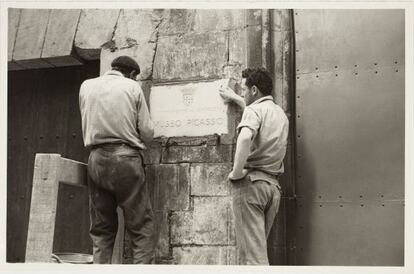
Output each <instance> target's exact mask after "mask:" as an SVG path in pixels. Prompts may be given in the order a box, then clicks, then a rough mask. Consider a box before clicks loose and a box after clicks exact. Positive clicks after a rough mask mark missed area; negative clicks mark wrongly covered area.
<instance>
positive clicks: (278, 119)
mask: <svg viewBox="0 0 414 274" xmlns="http://www.w3.org/2000/svg"><path fill="white" fill-rule="evenodd" d="M243 127H247V128H249V129H250V130H251V131H252V132H253V137H252V145H251V149H250V153H249V156H248V158H247V162H246V165H245V168H246V169H250V170H253V171H255V172H256V173H257V171H259V172H264V173H265V174H266V175H271V176H273V175H279V174H281V173H283V171H284V167H283V158H284V157H285V154H286V147H287V137H288V133H289V120H288V118H287V116H286V114H285V113H284V111H283V109H282V108H281V107H279V106H278V105H277V104H276V103H274V101H273V98H272V96H270V95H269V96H265V97H262V98H260V99H258V100H256V101H255V102H253V103H252V104H250V105H249V106H247V107H246V108H245V109H244V112H243V116H242V119H241V122H240V124H239V125H238V127H237V129H238V131H239V132H240V130H241V129H242V128H243ZM256 173H253V174H252V175H255V174H256Z"/></svg>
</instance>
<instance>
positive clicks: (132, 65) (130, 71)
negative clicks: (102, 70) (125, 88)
mask: <svg viewBox="0 0 414 274" xmlns="http://www.w3.org/2000/svg"><path fill="white" fill-rule="evenodd" d="M111 67H112V69H113V70H117V71H119V72H121V73H122V74H123V75H124V76H125V77H127V78H130V79H132V80H135V79H136V77H137V75H138V74H139V73H140V72H141V70H140V68H139V65H138V63H137V62H136V61H135V60H134V59H132V58H131V57H129V56H118V57H116V58H115V59H114V60H113V61H112V63H111Z"/></svg>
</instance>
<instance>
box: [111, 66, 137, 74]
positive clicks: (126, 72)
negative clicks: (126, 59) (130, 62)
mask: <svg viewBox="0 0 414 274" xmlns="http://www.w3.org/2000/svg"><path fill="white" fill-rule="evenodd" d="M112 70H116V71H119V72H120V73H122V74H123V75H129V74H130V73H131V71H133V69H132V68H125V67H117V66H115V67H112Z"/></svg>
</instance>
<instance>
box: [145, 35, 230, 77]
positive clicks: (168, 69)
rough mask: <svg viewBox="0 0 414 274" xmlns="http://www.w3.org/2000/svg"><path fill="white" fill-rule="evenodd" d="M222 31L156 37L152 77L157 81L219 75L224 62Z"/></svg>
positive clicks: (225, 56)
mask: <svg viewBox="0 0 414 274" xmlns="http://www.w3.org/2000/svg"><path fill="white" fill-rule="evenodd" d="M226 38H227V35H226V33H224V32H208V33H189V34H184V35H174V36H166V37H159V39H158V46H157V53H156V55H155V61H154V75H153V78H154V79H156V80H159V81H166V80H179V79H208V78H219V77H221V75H222V74H223V66H224V65H225V64H226V62H227V39H226Z"/></svg>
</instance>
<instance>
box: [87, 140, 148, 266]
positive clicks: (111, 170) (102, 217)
mask: <svg viewBox="0 0 414 274" xmlns="http://www.w3.org/2000/svg"><path fill="white" fill-rule="evenodd" d="M88 176H89V178H88V179H89V180H88V185H89V209H90V218H91V228H90V235H91V238H92V241H93V262H94V263H97V264H110V263H111V258H112V252H113V247H114V242H115V236H116V233H117V230H118V216H117V212H116V209H117V207H118V206H119V207H120V208H121V209H122V210H123V213H124V219H125V228H126V232H127V233H128V234H129V235H130V238H131V242H132V250H133V262H134V263H137V264H138V263H142V264H149V263H152V262H153V258H154V239H153V237H154V235H153V231H154V224H153V212H152V208H151V203H150V199H149V193H148V190H147V186H146V184H145V172H144V168H143V163H142V157H141V155H140V152H139V151H138V150H136V149H134V148H131V147H129V146H127V145H122V144H108V145H104V146H100V147H98V148H95V149H92V151H91V154H90V156H89V160H88Z"/></svg>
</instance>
